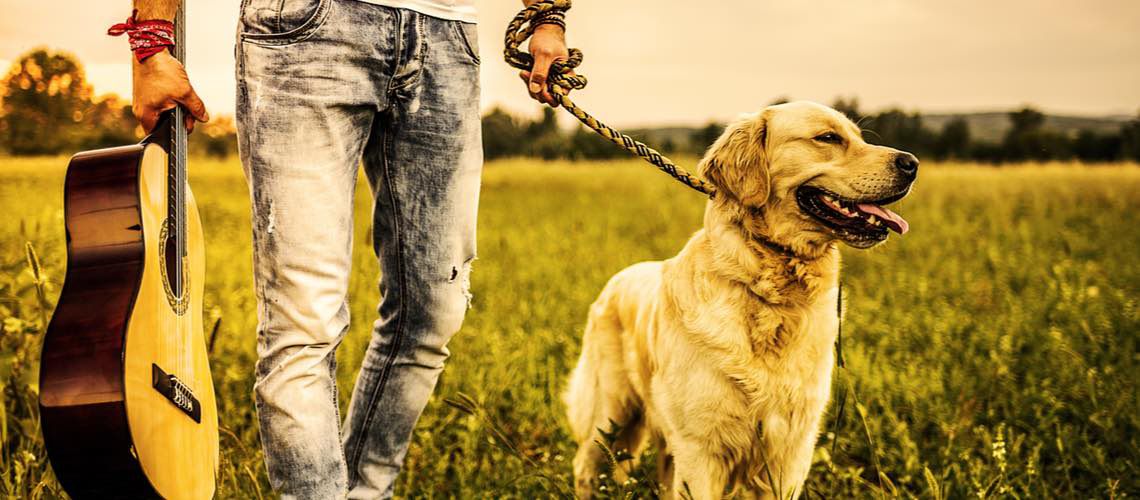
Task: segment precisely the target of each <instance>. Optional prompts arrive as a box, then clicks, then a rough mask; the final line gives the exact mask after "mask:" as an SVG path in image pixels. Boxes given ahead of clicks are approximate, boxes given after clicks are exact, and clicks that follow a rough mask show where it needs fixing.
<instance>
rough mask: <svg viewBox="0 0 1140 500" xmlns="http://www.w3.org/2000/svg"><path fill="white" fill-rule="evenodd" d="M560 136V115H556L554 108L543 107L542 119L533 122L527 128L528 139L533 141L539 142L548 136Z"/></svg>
mask: <svg viewBox="0 0 1140 500" xmlns="http://www.w3.org/2000/svg"><path fill="white" fill-rule="evenodd" d="M557 134H558V115H557V114H555V113H554V108H551V107H549V106H543V107H542V119H540V120H538V121H536V122H531V123H530V125H528V126H527V127H526V134H525V135H526V137H527V138H528V139H530V140H532V141H538V140H540V139H542V138H544V137H546V136H550V135H557Z"/></svg>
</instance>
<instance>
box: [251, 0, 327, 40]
mask: <svg viewBox="0 0 1140 500" xmlns="http://www.w3.org/2000/svg"><path fill="white" fill-rule="evenodd" d="M332 1H333V0H244V1H243V2H242V5H241V39H242V40H243V41H249V42H252V43H259V44H263V45H284V44H288V43H293V42H298V41H300V40H303V39H304V38H306V37H308V36H309V35H311V34H312V33H313V32H314V31H316V29H317V28H319V27H320V26H321V23H323V22H324V20H325V18H326V17H328V11H329V8H330V7H331V4H332Z"/></svg>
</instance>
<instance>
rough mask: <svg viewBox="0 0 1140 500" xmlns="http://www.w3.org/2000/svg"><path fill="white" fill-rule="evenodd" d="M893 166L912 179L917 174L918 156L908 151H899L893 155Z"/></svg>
mask: <svg viewBox="0 0 1140 500" xmlns="http://www.w3.org/2000/svg"><path fill="white" fill-rule="evenodd" d="M895 168H897V169H899V171H901V172H902V173H903V174H906V176H907V177H910V178H911V179H913V178H915V177H917V176H918V158H915V156H914V155H912V154H910V153H899V154H898V155H896V156H895Z"/></svg>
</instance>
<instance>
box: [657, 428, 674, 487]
mask: <svg viewBox="0 0 1140 500" xmlns="http://www.w3.org/2000/svg"><path fill="white" fill-rule="evenodd" d="M654 441H656V444H657V486H658V488H660V489H661V490H662V494H661V496H662V497H665V496H667V495H666V493H665V492H666V491H671V488H672V487H673V454H672V452H670V451H669V448H668V447H667V446H665V440H664V439H656V440H654Z"/></svg>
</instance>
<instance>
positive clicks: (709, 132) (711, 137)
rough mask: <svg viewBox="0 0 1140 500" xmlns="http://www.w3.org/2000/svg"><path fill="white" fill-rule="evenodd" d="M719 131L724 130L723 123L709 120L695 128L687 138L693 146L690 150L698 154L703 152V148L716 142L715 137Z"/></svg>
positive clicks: (718, 135)
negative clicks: (702, 125)
mask: <svg viewBox="0 0 1140 500" xmlns="http://www.w3.org/2000/svg"><path fill="white" fill-rule="evenodd" d="M721 132H724V125H723V124H720V123H716V122H710V123H709V124H708V125H705V126H704V127H702V128H700V129H697V130H696V131H695V132H693V135H692V137H691V138H690V139H689V144H690V145H691V146H692V148H693V151H692V152H693V153H695V154H698V155H701V154H704V153H705V150H707V149H708V148H709V146H712V143H714V142H716V138H717V137H720V134H721Z"/></svg>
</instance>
